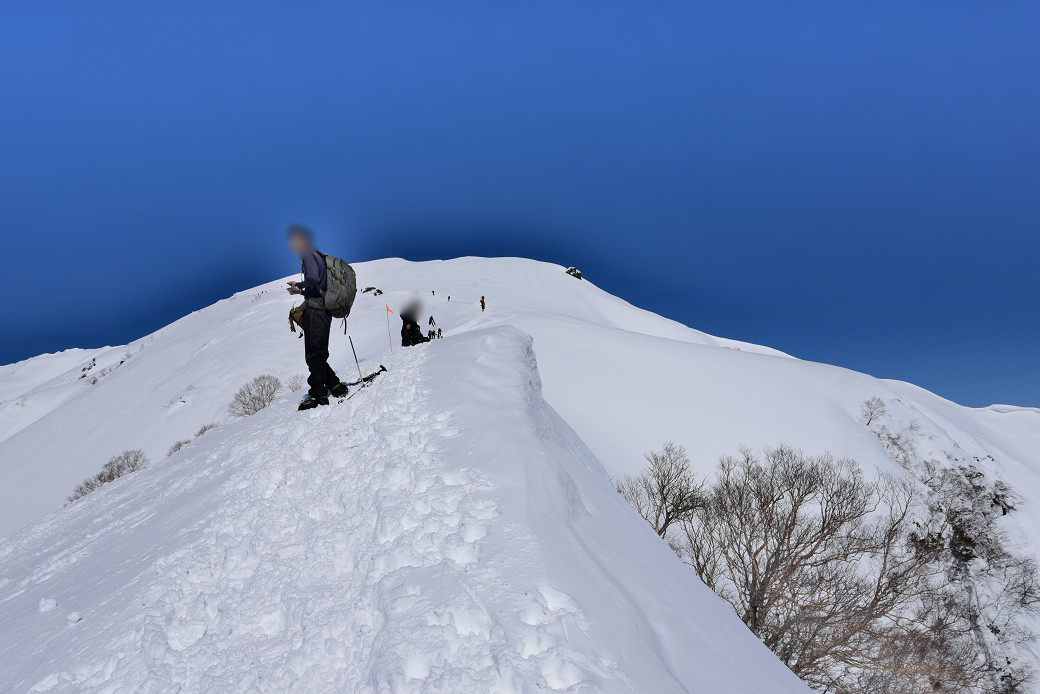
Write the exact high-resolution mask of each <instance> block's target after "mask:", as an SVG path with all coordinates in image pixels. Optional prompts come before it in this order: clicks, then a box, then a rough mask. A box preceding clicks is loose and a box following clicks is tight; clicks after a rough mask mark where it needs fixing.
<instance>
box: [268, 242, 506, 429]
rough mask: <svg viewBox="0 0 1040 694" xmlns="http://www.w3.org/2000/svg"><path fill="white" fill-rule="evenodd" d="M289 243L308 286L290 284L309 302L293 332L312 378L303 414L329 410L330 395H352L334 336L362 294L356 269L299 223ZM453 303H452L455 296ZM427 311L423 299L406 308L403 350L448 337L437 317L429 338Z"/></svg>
mask: <svg viewBox="0 0 1040 694" xmlns="http://www.w3.org/2000/svg"><path fill="white" fill-rule="evenodd" d="M287 240H288V243H289V247H290V248H291V249H292V250H293V252H295V253H296V254H297V255H298V256H300V268H301V271H302V272H303V280H302V281H299V282H297V281H292V282H289V287H288V291H289V293H290V294H293V295H301V296H303V298H304V302H303V303H302V304H300V305H299V306H297V307H295V308H293V309H292V310H291V311H290V312H289V327H290V328H291V329H292V330H293V331H294V332H295V330H296V326H297V325H299V326H300V328H301V329H302V331H303V346H304V357H305V359H306V361H307V369H308V371H309V372H310V375H309V376H308V378H307V386H308V391H307V396H306V397H305V398H304V399H303V401H302V402H300V406H299V409H301V410H309V409H312V408H314V407H318V406H319V405H328V404H329V395H332V396H333V397H344V396H346V395H347V386H346V384H344V383H343V382H341V381H340V380H339V377H338V376H337V375H336V372H335V371H333V370H332V367H331V366H329V334H330V332H331V329H332V319H333V318H343V319H346V317H347V315H349V314H350V309H351V306H352V305H353V303H354V298H355V296H356V295H357V280H356V277H355V275H354V270H353V268H351V267H350V265H348V264H347V263H345V262H344V261H342V260H340V259H339V258H335V257H333V256H330V255H326V254H324V253H322V252H320V251H318V250H317V249H316V248H315V247H314V236H313V234H312V233H311V231H310V229H308V228H307V227H304V226H300V225H298V224H297V225H293V226H291V227H289V232H288V234H287ZM431 294H432V295H433V296H436V295H437V291H436V290H431ZM448 302H451V296H450V295H448ZM486 309H487V302H486V301H485V299H484V297H483V296H481V297H480V310H481V311H484V310H486ZM421 312H422V304H421V303H420V302H419V301H418V300H413V301H411V302H410V303H408V304H407V305H406V306H405V307H404V308H403V309H401V312H400V318H401V345H402V346H404V347H412V346H414V345H418V344H422V343H424V342H429V341H430V340H437V339H440V338H442V337H443V336H444V333H443V331H442V330H441V329H440V328H438V327H437V321H435V320H434V318H433V316H432V315H431V316H430V318H429V321H428V323H427V325H428V330H427V333H426V334H425V335H423V332H422V329H421V328H420V327H419V314H420V313H421ZM344 330H346V326H345V324H344Z"/></svg>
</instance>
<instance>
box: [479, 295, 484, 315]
mask: <svg viewBox="0 0 1040 694" xmlns="http://www.w3.org/2000/svg"><path fill="white" fill-rule="evenodd" d="M480 310H481V312H483V311H484V297H480Z"/></svg>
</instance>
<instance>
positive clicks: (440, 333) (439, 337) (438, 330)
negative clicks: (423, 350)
mask: <svg viewBox="0 0 1040 694" xmlns="http://www.w3.org/2000/svg"><path fill="white" fill-rule="evenodd" d="M442 337H444V331H443V330H441V329H440V328H437V339H438V340H439V339H441V338H442Z"/></svg>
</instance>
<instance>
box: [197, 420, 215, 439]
mask: <svg viewBox="0 0 1040 694" xmlns="http://www.w3.org/2000/svg"><path fill="white" fill-rule="evenodd" d="M216 428H217V425H216V424H212V423H211V424H203V425H202V426H200V427H199V430H198V431H196V432H195V438H199V437H200V436H202V435H203V434H205V433H206V432H207V431H213V430H214V429H216Z"/></svg>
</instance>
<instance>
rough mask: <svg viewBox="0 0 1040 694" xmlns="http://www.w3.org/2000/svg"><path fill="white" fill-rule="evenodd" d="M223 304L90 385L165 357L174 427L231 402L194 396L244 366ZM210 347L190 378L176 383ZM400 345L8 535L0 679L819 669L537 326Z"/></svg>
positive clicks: (176, 681)
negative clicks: (622, 465) (703, 574)
mask: <svg viewBox="0 0 1040 694" xmlns="http://www.w3.org/2000/svg"><path fill="white" fill-rule="evenodd" d="M236 300H237V301H240V302H241V303H243V304H245V305H246V306H247V307H250V306H256V302H252V300H251V299H249V298H243V297H238V298H237V299H236ZM205 313H206V312H202V314H196V315H195V316H193V317H188V318H186V319H185V320H184V321H182V322H181V323H179V324H175V325H173V326H171V327H170V328H169V329H167V331H164V334H163V335H160V336H159V337H157V338H156V339H155V340H154V341H152V342H150V343H146V344H147V345H148V346H146V348H145V349H144V350H143V351H141V352H140V355H139V356H134V357H133V358H131V359H130V360H128V361H127V362H126V364H124V366H123V367H121V368H120V369H118V370H117V371H115V372H113V373H112V374H111V375H110V376H109V377H108V378H109V379H111V380H110V381H108V382H101V383H100V384H98V385H96V386H93V387H91V388H89V389H86V390H85V391H84V392H85V393H86V394H84V395H82V396H81V397H80V398H79V400H85V401H87V402H88V404H89V401H90V400H91V399H94V398H97V397H99V396H98V395H96V394H98V393H103V392H104V391H103V390H102V388H108V387H112V389H113V390H115V389H116V388H117V387H119V384H120V382H121V381H123V380H125V381H128V382H131V383H133V382H134V381H137V382H138V383H140V382H141V381H145V379H147V380H146V381H145V383H144V384H143V385H141V386H139V387H144V388H146V389H147V390H148V391H149V392H156V391H163V392H164V394H163V395H162V396H161V397H160V398H159V400H163V399H164V398H165V397H166V394H165V393H166V392H168V391H178V392H181V393H183V394H184V398H183V400H184V402H183V403H181V404H180V405H178V404H177V403H175V404H174V405H171V406H169V407H166V408H163V409H162V410H159V416H161V417H163V418H164V422H165V423H166V425H167V426H171V427H172V426H173V425H175V424H177V425H188V424H189V423H190V424H191V426H194V425H195V424H197V423H198V422H201V421H203V420H204V419H206V418H208V417H212V416H216V413H214V412H204V413H202V414H201V415H199V416H196V417H195V419H194V420H191V419H187V418H179V416H178V414H177V408H179V409H184V408H187V407H188V406H189V405H196V406H198V404H199V403H202V402H205V401H206V398H211V397H215V396H219V399H220V401H221V402H222V403H223V402H224V401H225V400H226V395H227V393H226V392H221V391H217V392H216V393H209V392H207V391H206V390H205V389H206V385H205V383H204V379H203V378H202V376H203V375H204V374H205V373H207V371H206V370H207V369H209V370H211V371H210V372H209V373H212V374H213V376H214V378H219V377H220V376H219V374H220V373H221V369H222V368H223V369H228V370H233V369H234V368H235V365H234V364H233V363H232V362H228V363H223V364H222V363H221V362H220V360H219V359H217V358H216V355H219V354H221V352H220V350H221V349H222V347H221V345H220V344H219V341H218V342H214V340H219V336H217V335H215V334H212V333H211V334H206V333H205V332H202V334H198V333H199V332H200V329H201V328H204V327H206V326H209V325H211V324H215V325H216V326H221V325H223V326H225V327H226V326H227V323H224V322H222V321H221V320H220V319H216V320H214V317H213V316H209V317H207V316H205V315H203V314H205ZM217 315H218V316H219V315H220V314H219V313H218V314H217ZM651 327H652V326H651ZM187 335H195V336H196V339H195V341H193V342H191V343H190V344H189V345H188V346H186V347H183V348H179V347H176V343H178V342H183V341H184V336H187ZM200 341H201V345H200ZM166 343H172V344H169V345H166ZM365 347H366V349H371V348H372V347H373V345H370V344H369V342H368V340H367V339H366V340H365ZM193 349H197V350H200V351H198V352H192V350H193ZM257 349H258V350H259V347H257ZM207 350H208V352H207ZM256 353H260V352H259V351H258V352H256ZM155 354H158V355H159V356H158V357H156V356H152V355H155ZM253 354H254V353H253V352H251V353H250V357H251V358H252V355H253ZM200 355H201V356H200ZM146 359H152V360H154V361H157V362H158V363H161V362H162V360H175V359H180V360H183V361H176V362H175V363H174V364H172V365H171V368H170V370H169V372H167V373H163V374H150V373H148V372H147V371H146V368H147V367H148V365H149V363H150V362H149V361H147V360H146ZM196 361H198V362H200V364H199V367H198V368H199V369H200V371H199V372H196V373H193V374H191V377H190V383H191V384H194V385H195V388H194V389H190V390H188V389H187V384H186V383H183V382H180V383H173V384H171V383H168V382H167V381H168V380H175V381H176V375H177V374H180V375H182V376H183V375H184V374H185V371H187V370H189V369H191V368H193V364H194V363H195V362H196ZM385 361H386V364H387V366H388V367H389V369H390V370H389V373H388V374H387V375H385V376H382V377H380V378H379V379H378V380H377V381H376V382H375V384H374V385H373V387H372V388H370V389H368V390H365V391H361V392H359V393H358V395H356V396H355V397H353V398H351V399H349V400H347V401H345V402H343V403H341V404H337V405H334V406H332V407H328V408H319V409H318V410H315V411H312V412H308V413H296V412H294V411H293V409H292V408H293V404H294V401H293V396H291V395H286V396H283V397H282V398H281V399H279V400H278V401H276V402H275V403H274V404H273V405H272V406H271V407H269V408H267V409H266V410H264V411H262V412H260V413H259V414H257V415H255V416H253V417H250V418H247V419H244V420H239V421H236V422H234V423H230V424H227V425H225V426H223V427H221V428H219V429H217V430H216V431H212V432H209V433H207V434H206V435H205V436H203V437H201V438H199V439H198V440H197V441H195V442H194V443H192V444H191V445H189V446H186V447H185V448H183V449H182V450H180V451H179V452H177V453H175V454H174V455H172V456H171V457H169V458H167V459H165V460H162V461H159V462H156V463H155V464H153V465H152V466H151V467H150V468H148V469H146V470H143V471H140V472H137V473H134V474H132V475H130V476H128V477H126V478H123V479H121V480H118V481H116V482H115V483H113V484H111V485H109V486H107V487H105V488H103V489H101V490H99V491H96V492H94V493H93V494H91V495H89V496H87V497H85V498H83V499H81V500H80V501H78V502H76V503H75V504H72V505H71V506H69V507H68V508H66V509H65V510H63V511H59V512H57V513H53V514H50V515H48V516H46V517H45V518H43V519H42V520H40V521H38V522H36V523H35V524H33V525H31V526H29V527H28V528H27V529H25V530H24V531H22V532H20V533H18V534H16V535H15V536H14V537H12V538H10V539H9V540H7V541H6V542H4V543H0V653H3V654H4V655H3V658H0V690H2V691H33V692H102V691H104V692H115V691H192V692H195V691H204V692H235V691H259V692H284V691H308V692H309V691H315V692H318V691H342V692H401V691H427V692H519V691H570V692H577V691H587V692H646V693H650V692H653V693H655V694H665V693H667V692H720V693H721V692H749V693H750V692H766V691H768V692H788V691H791V692H794V691H803V690H804V688H803V686H802V685H801V683H800V682H798V680H797V679H796V678H795V677H794V676H793V675H792V674H791V673H790V672H789V671H788V670H787V669H786V668H784V667H783V666H782V665H781V664H780V662H779V661H778V660H776V659H775V658H774V657H773V656H772V654H771V653H769V652H768V651H767V650H766V649H765V647H764V646H762V645H761V644H760V643H759V642H758V641H757V640H756V639H755V638H754V637H753V636H752V635H751V634H750V632H748V631H747V630H746V629H745V628H744V626H743V625H742V624H741V623H740V621H739V620H738V619H737V617H736V616H735V615H734V614H733V612H732V610H731V609H730V608H729V607H728V605H726V604H724V603H723V602H722V601H721V600H719V599H718V598H716V597H715V596H714V595H713V594H712V593H711V592H710V591H709V590H708V589H707V588H705V587H704V586H703V585H702V584H700V583H699V582H698V581H696V580H693V579H692V577H691V575H690V573H689V572H688V571H687V570H686V569H685V567H683V566H682V564H681V563H680V562H679V561H678V560H677V559H676V558H675V557H674V556H673V555H672V554H671V552H670V551H669V549H668V548H667V547H666V546H665V544H664V543H661V542H659V541H657V539H656V537H655V536H654V535H653V533H652V532H651V530H650V529H649V528H648V527H647V526H646V524H645V523H644V522H643V521H642V520H641V519H640V518H639V517H638V516H637V515H636V514H635V513H634V512H633V511H632V510H631V509H630V508H628V507H627V506H626V504H625V503H624V502H623V501H622V500H621V498H620V497H619V496H618V495H617V494H616V493H615V492H614V490H613V488H612V486H611V483H610V481H609V479H608V478H607V475H606V474H605V472H604V471H603V469H602V468H601V466H600V464H599V462H598V461H597V460H596V458H595V457H594V456H593V455H592V454H591V452H590V451H589V450H588V448H587V447H586V446H585V444H584V443H583V442H582V441H581V439H579V438H578V436H577V435H576V434H575V433H574V432H573V431H572V430H571V428H570V427H569V426H568V425H567V423H566V422H565V421H564V420H563V419H562V418H561V417H560V416H559V415H558V414H557V413H556V412H555V411H554V410H553V409H552V408H551V407H549V406H548V405H547V404H546V403H545V401H544V400H543V398H542V394H541V384H540V381H539V374H538V368H537V365H536V359H535V355H534V350H533V349H532V341H531V338H530V337H528V336H527V335H525V334H524V333H522V332H521V331H520V330H518V329H516V328H510V327H503V326H497V327H490V328H479V329H473V330H467V331H466V332H465V333H464V334H462V335H460V336H457V337H454V338H452V339H446V340H443V341H439V342H434V343H432V344H431V345H428V346H424V347H421V348H415V349H411V350H396V351H395V352H394V354H393V355H392V356H389V355H387V358H386V360H385ZM246 368H247V369H248V371H247V373H252V372H253V371H255V369H256V365H255V364H250V365H248V366H247V367H246ZM236 377H237V376H236ZM117 379H119V380H117ZM36 387H37V388H39V385H37V386H36ZM178 388H179V390H178ZM164 389H165V391H164ZM34 392H35V391H34ZM117 392H119V391H117ZM27 397H31V394H30V396H27ZM178 402H180V401H178ZM109 405H110V406H114V404H112V403H109ZM134 405H135V403H134V402H129V403H125V409H123V410H121V411H120V412H121V414H120V416H125V417H133V416H134V414H135V413H134ZM69 407H77V408H79V407H82V408H83V409H77V413H79V415H80V416H87V414H88V413H89V407H87V406H84V405H78V404H77V399H76V398H73V399H70V400H69V401H68V403H67V404H66V405H64V406H63V407H62V408H61V409H62V410H64V409H65V408H69ZM171 408H174V412H173V413H170V412H169V410H170V409H171ZM59 412H60V410H57V411H55V412H53V413H51V414H50V415H48V416H46V417H44V418H43V419H41V420H39V421H38V422H37V423H34V424H33V425H31V426H29V427H27V428H25V429H23V430H22V432H21V433H20V434H16V435H15V437H13V438H17V437H18V436H23V435H25V434H26V433H28V432H30V431H31V429H33V428H35V427H37V426H40V425H41V424H42V423H44V422H46V421H47V420H48V419H51V418H54V417H59V416H61V415H59ZM113 416H114V415H113ZM151 416H153V417H154V416H156V413H155V412H154V411H153V412H151ZM55 421H58V422H61V423H63V424H64V423H67V422H69V421H71V420H69V419H57V420H55ZM93 421H95V422H97V421H104V422H106V423H107V416H106V417H103V418H94V419H93ZM135 421H138V420H135ZM188 428H190V427H188ZM86 431H87V429H86V428H84V429H82V430H81V432H86ZM129 431H130V429H127V430H125V431H123V432H122V433H123V435H127V436H128V435H129V434H128V432H129ZM154 431H155V430H149V432H148V435H152V434H154ZM141 440H146V439H141ZM8 443H10V441H9V442H8ZM131 443H132V442H131ZM7 450H10V449H7ZM5 462H6V461H5ZM44 462H45V461H41V464H44ZM84 472H86V470H85V471H84Z"/></svg>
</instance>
